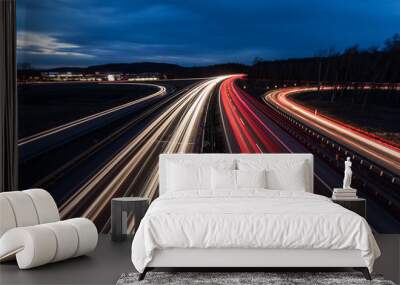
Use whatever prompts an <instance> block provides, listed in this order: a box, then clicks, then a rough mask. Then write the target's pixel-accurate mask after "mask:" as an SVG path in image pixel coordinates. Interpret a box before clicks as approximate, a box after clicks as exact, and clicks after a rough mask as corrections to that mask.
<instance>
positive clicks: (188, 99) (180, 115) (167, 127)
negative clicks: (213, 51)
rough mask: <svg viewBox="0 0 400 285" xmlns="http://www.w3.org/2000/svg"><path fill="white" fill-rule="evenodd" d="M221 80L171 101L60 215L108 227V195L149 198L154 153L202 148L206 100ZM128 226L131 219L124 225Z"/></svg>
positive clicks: (155, 184)
mask: <svg viewBox="0 0 400 285" xmlns="http://www.w3.org/2000/svg"><path fill="white" fill-rule="evenodd" d="M224 79H226V77H225V76H221V77H217V78H213V79H208V80H205V81H202V82H200V83H198V84H196V85H194V86H193V87H191V88H190V89H188V90H187V91H185V92H184V93H183V94H182V95H180V96H179V98H177V99H176V100H174V101H173V102H172V103H171V104H170V105H169V106H168V107H167V108H166V109H165V110H164V111H163V112H162V113H161V114H160V115H158V116H157V117H155V118H154V119H153V121H152V122H151V123H149V124H148V125H147V126H145V127H144V128H143V129H142V130H141V131H140V132H139V133H138V135H137V136H136V137H135V138H133V139H132V140H131V141H130V142H129V143H128V144H127V145H125V146H124V147H123V148H122V149H121V150H120V151H119V152H118V153H117V154H116V155H115V156H114V157H113V158H112V159H111V160H110V161H109V162H108V163H106V164H105V165H104V166H103V167H101V168H100V169H98V170H97V171H96V172H95V173H93V175H92V176H91V178H90V179H89V180H88V181H87V182H86V183H84V185H82V186H81V187H80V188H79V189H78V190H77V191H76V192H75V193H74V194H73V195H72V196H70V197H69V198H68V199H67V200H66V201H65V202H64V203H63V204H62V205H61V207H60V212H61V216H62V217H71V216H84V217H87V218H89V219H91V220H93V221H94V222H95V223H96V224H97V225H98V226H99V228H100V229H101V230H108V228H109V222H110V221H109V219H110V201H111V199H112V198H113V197H115V196H146V197H150V198H154V197H155V195H156V191H157V188H158V156H159V154H160V153H185V152H199V151H200V150H201V147H202V142H203V130H204V125H205V120H204V118H205V117H206V116H205V115H206V111H207V108H208V103H209V100H210V97H211V96H212V94H213V92H214V89H215V88H216V86H217V85H218V84H219V83H220V82H221V81H223V80H224ZM133 226H134V221H133V222H131V224H130V226H129V228H130V229H132V227H133Z"/></svg>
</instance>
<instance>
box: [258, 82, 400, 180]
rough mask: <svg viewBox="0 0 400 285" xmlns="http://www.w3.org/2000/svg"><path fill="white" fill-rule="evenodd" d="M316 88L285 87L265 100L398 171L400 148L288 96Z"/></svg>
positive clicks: (399, 168) (390, 169) (354, 149)
mask: <svg viewBox="0 0 400 285" xmlns="http://www.w3.org/2000/svg"><path fill="white" fill-rule="evenodd" d="M316 90H317V88H305V87H304V88H303V87H297V88H285V89H280V90H275V91H272V92H270V93H268V94H266V95H265V98H264V100H265V102H267V103H269V104H272V105H273V106H275V107H276V108H278V109H279V110H281V111H283V112H284V113H286V114H288V115H290V116H292V117H293V118H295V119H296V120H298V121H300V122H301V123H303V124H305V125H306V126H308V127H310V128H312V129H314V130H315V131H317V132H318V133H320V134H322V135H325V136H326V137H329V138H330V139H332V140H334V141H336V142H337V143H339V144H341V145H343V146H346V147H348V148H349V149H351V150H353V151H355V152H357V153H359V154H360V155H362V156H364V157H366V158H368V159H369V160H371V161H374V162H375V163H377V164H379V165H381V166H383V167H385V168H387V169H388V170H389V171H392V172H394V173H395V174H397V175H399V174H400V149H399V148H397V147H395V146H392V145H389V144H387V143H385V142H383V141H379V140H378V139H377V138H376V136H374V135H369V134H368V133H367V132H361V131H358V130H357V129H355V128H354V127H352V126H350V125H347V124H345V123H343V122H339V121H337V120H334V119H331V118H329V117H327V116H321V115H315V113H314V112H313V111H312V110H310V109H308V108H306V107H304V106H302V105H300V104H297V103H295V102H293V100H291V99H290V96H292V95H294V94H296V93H299V92H307V91H316Z"/></svg>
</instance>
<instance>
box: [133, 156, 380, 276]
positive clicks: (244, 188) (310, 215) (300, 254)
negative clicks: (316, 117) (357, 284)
mask: <svg viewBox="0 0 400 285" xmlns="http://www.w3.org/2000/svg"><path fill="white" fill-rule="evenodd" d="M313 173H314V171H313V156H312V155H311V154H162V155H161V156H160V161H159V176H160V187H159V191H160V196H159V197H158V198H157V199H155V200H154V201H153V203H152V204H151V206H150V208H149V210H148V211H147V213H146V215H145V217H144V218H143V219H142V221H141V223H140V225H139V228H138V230H137V232H136V234H135V237H134V240H133V243H132V262H133V264H134V266H135V268H136V269H137V270H138V271H139V272H140V273H141V274H140V276H139V279H143V278H144V276H145V274H146V272H147V271H148V270H150V269H153V268H160V267H162V268H172V267H178V268H182V267H196V268H198V267H207V268H209V267H224V268H226V267H235V268H238V269H240V268H250V267H251V268H254V267H257V268H266V267H268V268H270V267H302V268H304V267H319V268H321V267H352V268H355V269H359V270H361V271H362V272H363V274H364V276H365V277H366V278H367V279H370V278H371V277H370V274H369V273H370V272H371V271H372V268H373V264H374V260H375V259H376V258H377V257H379V255H380V251H379V248H378V246H377V244H376V241H375V239H374V237H373V235H372V232H371V229H370V227H369V225H368V223H367V222H366V220H365V219H364V218H362V217H361V216H359V215H357V214H355V213H353V212H351V211H349V210H347V209H345V208H343V207H341V206H340V205H337V204H335V203H333V202H332V201H331V200H330V199H328V198H326V197H324V196H320V195H316V194H313Z"/></svg>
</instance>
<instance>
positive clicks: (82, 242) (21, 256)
mask: <svg viewBox="0 0 400 285" xmlns="http://www.w3.org/2000/svg"><path fill="white" fill-rule="evenodd" d="M97 241H98V234H97V229H96V226H95V225H94V224H93V222H92V221H90V220H88V219H85V218H76V219H70V220H66V221H60V222H54V223H49V224H42V225H36V226H30V227H18V228H14V229H11V230H9V231H7V232H6V233H5V234H4V235H3V236H2V237H1V238H0V261H5V260H9V259H12V258H13V257H14V256H15V257H16V259H17V263H18V266H19V268H20V269H28V268H32V267H37V266H40V265H43V264H46V263H50V262H57V261H60V260H64V259H68V258H72V257H76V256H80V255H83V254H86V253H89V252H90V251H92V250H94V249H95V248H96V245H97Z"/></svg>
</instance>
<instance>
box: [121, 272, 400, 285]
mask: <svg viewBox="0 0 400 285" xmlns="http://www.w3.org/2000/svg"><path fill="white" fill-rule="evenodd" d="M372 277H373V280H372V281H368V280H366V279H364V277H363V275H362V274H361V273H359V272H148V273H147V275H146V278H145V279H144V280H142V281H138V280H137V279H138V273H127V274H122V276H121V277H120V278H119V279H118V281H117V285H134V284H135V285H136V284H138V285H146V284H157V285H163V284H171V285H178V284H179V285H183V284H213V285H217V284H221V285H236V284H237V285H239V284H240V285H242V284H243V285H246V284H267V285H269V284H271V285H272V284H273V285H277V284H282V285H292V284H296V285H297V284H318V285H319V284H321V285H322V284H327V285H333V284H334V285H336V284H337V285H339V284H340V285H346V284H356V285H358V284H368V285H370V284H374V285H375V284H379V285H395V284H394V283H393V282H392V281H388V280H384V279H383V278H382V276H376V275H373V276H372Z"/></svg>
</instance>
